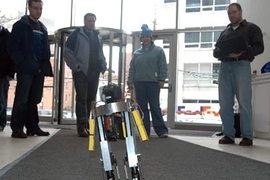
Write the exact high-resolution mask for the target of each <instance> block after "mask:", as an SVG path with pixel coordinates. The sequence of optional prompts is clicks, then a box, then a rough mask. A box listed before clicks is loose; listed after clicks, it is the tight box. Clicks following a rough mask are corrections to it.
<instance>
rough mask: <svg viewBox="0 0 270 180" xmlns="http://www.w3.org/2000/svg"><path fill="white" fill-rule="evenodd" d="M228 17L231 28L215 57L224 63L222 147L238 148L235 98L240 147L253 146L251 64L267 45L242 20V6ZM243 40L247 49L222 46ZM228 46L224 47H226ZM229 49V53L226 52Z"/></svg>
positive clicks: (219, 42) (224, 33)
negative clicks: (226, 145) (233, 40)
mask: <svg viewBox="0 0 270 180" xmlns="http://www.w3.org/2000/svg"><path fill="white" fill-rule="evenodd" d="M227 12H228V17H229V20H230V22H231V23H230V24H229V25H228V26H227V27H226V29H225V30H224V31H222V32H221V34H220V37H219V38H218V40H217V42H216V47H215V49H214V52H213V55H214V57H215V58H218V59H219V60H220V61H221V64H220V70H219V78H218V90H219V105H220V117H221V120H222V127H223V134H224V137H222V138H221V139H220V140H219V144H234V143H235V129H234V109H233V106H234V97H235V96H236V98H237V101H238V103H239V112H240V128H241V134H242V140H241V141H240V143H239V145H240V146H251V145H253V129H252V105H251V98H252V87H251V67H250V64H251V62H252V61H253V60H254V58H255V56H257V55H259V54H261V53H263V51H264V43H263V35H262V31H261V29H260V28H259V27H258V26H257V25H255V24H254V23H251V22H248V21H246V20H245V19H243V18H242V7H241V5H240V4H238V3H232V4H230V5H229V6H228V10H227ZM239 37H241V38H242V39H243V42H244V43H245V44H244V45H246V47H245V49H241V50H239V49H233V50H230V52H227V51H228V49H230V48H228V46H229V47H233V46H234V45H235V44H231V45H230V44H227V43H226V44H227V45H226V46H227V47H224V46H222V42H229V41H228V40H231V39H239ZM223 45H224V43H223ZM224 48H225V49H224Z"/></svg>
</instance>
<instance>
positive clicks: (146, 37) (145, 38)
mask: <svg viewBox="0 0 270 180" xmlns="http://www.w3.org/2000/svg"><path fill="white" fill-rule="evenodd" d="M141 29H142V31H141V34H140V41H141V42H142V44H143V45H147V44H149V43H150V42H152V32H153V31H152V30H151V29H149V28H148V26H147V24H143V25H142V27H141Z"/></svg>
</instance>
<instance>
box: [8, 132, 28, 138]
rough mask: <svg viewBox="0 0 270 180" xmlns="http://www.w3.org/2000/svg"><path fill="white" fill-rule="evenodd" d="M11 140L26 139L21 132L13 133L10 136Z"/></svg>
mask: <svg viewBox="0 0 270 180" xmlns="http://www.w3.org/2000/svg"><path fill="white" fill-rule="evenodd" d="M11 137H13V138H27V135H26V134H25V133H24V132H23V131H13V132H12V134H11Z"/></svg>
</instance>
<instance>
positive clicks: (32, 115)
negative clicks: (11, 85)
mask: <svg viewBox="0 0 270 180" xmlns="http://www.w3.org/2000/svg"><path fill="white" fill-rule="evenodd" d="M43 86H44V74H43V73H42V72H41V73H39V74H37V75H30V74H21V73H18V74H17V85H16V91H15V99H14V104H13V109H12V115H11V123H10V126H11V129H12V130H13V131H22V130H23V127H24V126H25V127H26V129H27V131H29V132H34V131H37V130H38V129H40V128H39V125H38V124H39V116H38V108H37V104H38V103H40V102H41V99H42V93H43Z"/></svg>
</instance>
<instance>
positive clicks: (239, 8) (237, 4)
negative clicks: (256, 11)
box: [228, 3, 242, 11]
mask: <svg viewBox="0 0 270 180" xmlns="http://www.w3.org/2000/svg"><path fill="white" fill-rule="evenodd" d="M232 6H236V8H237V9H238V10H239V11H242V7H241V5H240V4H239V3H231V4H230V5H229V6H228V8H229V7H232Z"/></svg>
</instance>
